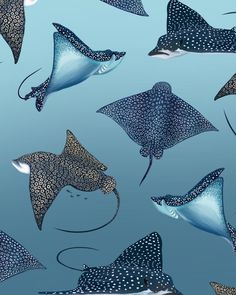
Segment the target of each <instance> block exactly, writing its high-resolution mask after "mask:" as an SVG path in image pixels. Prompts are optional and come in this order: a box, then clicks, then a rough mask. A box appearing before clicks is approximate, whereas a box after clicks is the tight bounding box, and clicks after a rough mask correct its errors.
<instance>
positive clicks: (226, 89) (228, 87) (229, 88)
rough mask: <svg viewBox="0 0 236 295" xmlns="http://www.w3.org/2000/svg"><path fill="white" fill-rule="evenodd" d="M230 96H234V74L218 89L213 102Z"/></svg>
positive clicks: (235, 81) (235, 83)
mask: <svg viewBox="0 0 236 295" xmlns="http://www.w3.org/2000/svg"><path fill="white" fill-rule="evenodd" d="M232 94H236V74H234V75H233V77H231V78H230V79H229V81H228V82H227V83H226V84H225V85H224V86H223V87H222V88H221V89H220V91H219V92H218V93H217V95H216V96H215V100H217V99H219V98H221V97H223V96H227V95H232Z"/></svg>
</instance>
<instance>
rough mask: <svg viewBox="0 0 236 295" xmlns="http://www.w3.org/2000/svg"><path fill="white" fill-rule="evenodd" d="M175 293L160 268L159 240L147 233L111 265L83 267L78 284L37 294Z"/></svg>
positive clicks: (169, 278)
mask: <svg viewBox="0 0 236 295" xmlns="http://www.w3.org/2000/svg"><path fill="white" fill-rule="evenodd" d="M154 293H155V294H158V295H164V294H170V295H171V294H172V295H174V294H178V295H181V293H180V292H179V291H178V290H177V289H176V288H175V286H174V284H173V282H172V279H171V277H170V276H169V275H167V274H165V273H164V272H163V270H162V242H161V237H160V236H159V235H158V234H157V233H155V232H154V233H151V234H149V235H148V236H146V237H144V238H143V239H141V240H139V241H138V242H136V243H134V244H133V245H131V246H130V247H128V248H127V249H126V250H124V252H123V253H122V254H121V255H120V256H119V257H118V258H117V259H116V260H115V261H114V262H113V263H111V264H109V265H107V266H100V267H85V269H84V271H83V273H82V275H81V277H80V278H79V281H78V286H77V287H76V288H75V289H73V290H69V291H64V292H63V291H62V292H40V294H140V295H145V294H146V295H147V294H154Z"/></svg>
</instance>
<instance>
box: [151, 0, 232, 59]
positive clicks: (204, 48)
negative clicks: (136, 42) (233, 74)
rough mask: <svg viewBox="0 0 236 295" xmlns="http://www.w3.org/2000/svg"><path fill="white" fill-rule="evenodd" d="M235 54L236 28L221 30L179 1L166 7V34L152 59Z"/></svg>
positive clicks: (174, 1)
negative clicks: (195, 54) (197, 54)
mask: <svg viewBox="0 0 236 295" xmlns="http://www.w3.org/2000/svg"><path fill="white" fill-rule="evenodd" d="M190 52H192V53H236V34H235V28H232V29H231V30H230V29H218V28H213V27H212V26H210V25H209V24H208V23H207V22H206V21H205V19H204V18H203V17H202V16H201V15H200V14H199V13H197V12H196V11H195V10H193V9H191V8H190V7H188V6H187V5H185V4H183V3H181V2H180V1H178V0H170V1H169V3H168V7H167V33H166V34H165V35H163V36H161V37H160V38H159V39H158V42H157V45H156V47H155V48H154V49H153V50H151V51H150V52H149V56H154V57H159V58H162V59H169V58H172V57H178V56H181V55H184V54H187V53H190Z"/></svg>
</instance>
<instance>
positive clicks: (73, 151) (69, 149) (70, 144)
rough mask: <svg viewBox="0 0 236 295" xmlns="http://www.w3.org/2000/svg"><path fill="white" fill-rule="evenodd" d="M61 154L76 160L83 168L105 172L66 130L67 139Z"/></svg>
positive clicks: (102, 165) (104, 167)
mask: <svg viewBox="0 0 236 295" xmlns="http://www.w3.org/2000/svg"><path fill="white" fill-rule="evenodd" d="M63 153H64V154H65V155H68V156H69V157H76V160H77V161H79V163H80V164H81V165H83V166H85V167H86V166H87V167H94V168H95V169H99V170H101V171H105V170H107V167H106V166H105V165H104V164H102V163H101V162H100V161H99V160H97V159H96V158H95V157H94V156H93V155H91V154H90V153H89V152H88V151H87V150H86V149H85V148H84V147H83V146H82V145H81V144H80V143H79V141H78V140H77V138H76V137H75V136H74V134H73V133H72V132H71V131H70V130H67V139H66V144H65V148H64V151H63Z"/></svg>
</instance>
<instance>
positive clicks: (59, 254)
mask: <svg viewBox="0 0 236 295" xmlns="http://www.w3.org/2000/svg"><path fill="white" fill-rule="evenodd" d="M74 249H85V250H94V251H98V249H96V248H92V247H70V248H66V249H63V250H61V251H60V252H59V253H58V254H57V262H58V263H59V264H60V265H62V266H64V267H66V268H68V269H72V270H76V271H81V272H82V271H84V270H85V268H83V269H81V268H75V267H71V266H68V265H66V264H64V263H63V262H61V260H60V256H61V254H62V253H65V252H67V251H70V250H74Z"/></svg>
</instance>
